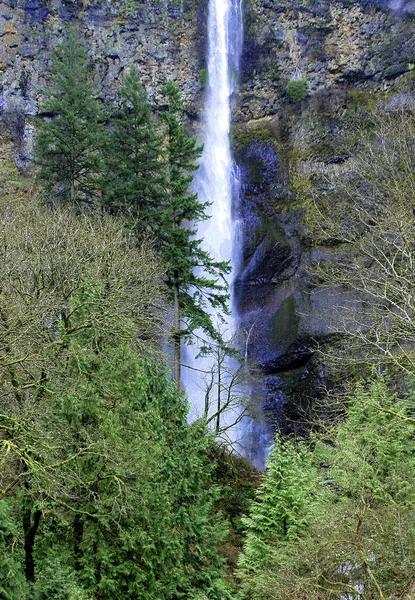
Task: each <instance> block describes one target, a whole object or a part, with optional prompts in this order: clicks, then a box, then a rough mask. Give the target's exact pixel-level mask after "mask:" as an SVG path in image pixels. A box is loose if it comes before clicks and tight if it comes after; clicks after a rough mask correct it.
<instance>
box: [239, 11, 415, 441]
mask: <svg viewBox="0 0 415 600" xmlns="http://www.w3.org/2000/svg"><path fill="white" fill-rule="evenodd" d="M414 12H415V4H414V3H410V2H407V3H401V4H400V5H399V6H394V5H392V4H387V3H381V2H378V3H373V2H359V1H357V2H333V1H325V0H317V1H315V2H306V1H304V2H302V1H301V0H299V1H298V2H295V3H294V4H293V3H292V2H288V0H262V1H255V0H252V2H251V3H250V4H249V7H248V9H247V12H246V24H245V44H244V51H243V58H242V73H241V86H240V95H239V98H238V101H237V102H235V107H234V132H233V141H234V154H235V158H236V160H237V162H238V164H239V166H240V171H241V192H242V198H241V200H240V211H241V214H242V218H243V223H244V225H243V238H244V251H243V264H242V267H241V270H240V272H239V274H238V276H237V282H236V295H237V298H238V308H239V313H240V317H241V330H242V335H243V336H244V339H245V344H246V353H247V355H248V356H249V357H250V358H251V360H252V361H253V362H255V363H256V364H257V365H259V367H260V370H261V372H262V373H263V377H261V378H260V380H259V381H258V382H257V383H256V384H255V385H254V386H253V395H254V396H255V397H256V398H257V399H258V401H259V402H264V407H265V409H266V411H267V413H268V417H269V420H270V422H271V423H273V424H274V425H278V426H281V427H282V428H283V429H284V430H285V431H287V430H291V429H293V428H295V429H300V430H301V429H302V427H303V425H302V423H304V420H305V419H304V418H305V417H307V415H308V414H309V411H310V409H311V408H312V406H313V403H315V402H316V400H317V399H318V398H319V396H320V394H321V392H322V390H323V388H325V387H327V386H330V385H331V383H330V377H329V376H328V373H327V369H326V366H325V365H324V361H323V360H321V358H320V354H319V353H317V352H316V350H317V347H320V348H321V347H322V348H324V347H325V346H327V344H330V341H331V340H332V339H333V336H335V335H336V331H337V332H338V331H339V330H340V329H341V327H340V326H341V322H342V318H343V317H344V310H345V306H346V303H348V302H350V301H352V302H353V303H354V305H355V307H356V310H360V308H359V301H358V299H357V298H353V296H351V295H350V293H348V292H347V291H345V290H338V289H328V288H326V289H324V290H321V289H320V290H319V289H316V288H314V287H313V285H312V270H313V263H315V262H317V261H319V260H336V251H335V249H333V248H331V247H325V246H322V245H319V244H318V243H317V242H316V241H314V240H313V239H312V238H311V237H310V233H309V231H308V229H307V211H308V208H309V204H310V191H311V188H312V186H313V178H314V177H315V176H316V175H317V176H319V175H321V174H330V173H331V172H333V171H338V170H341V169H343V168H347V160H348V158H349V157H348V156H347V152H346V150H345V148H346V147H347V143H346V142H347V135H348V129H349V127H351V128H353V126H355V125H356V122H358V120H359V111H360V108H361V107H367V106H370V105H373V106H374V105H376V104H377V103H378V102H379V101H381V102H383V103H384V105H385V106H386V104H387V103H390V104H393V103H399V102H405V101H407V99H408V98H410V97H411V96H412V97H413V96H414V93H413V91H414V85H413V83H412V81H413V77H412V75H413V73H412V70H413V69H414V67H415V28H414V17H413V14H414Z"/></svg>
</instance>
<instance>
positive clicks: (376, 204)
mask: <svg viewBox="0 0 415 600" xmlns="http://www.w3.org/2000/svg"><path fill="white" fill-rule="evenodd" d="M358 147H359V151H358V153H357V155H356V156H355V157H354V158H351V159H349V161H348V162H347V164H346V166H345V167H343V168H342V169H341V170H340V171H337V172H335V173H332V174H331V175H326V176H325V177H324V178H323V181H322V182H321V185H320V186H319V190H318V193H317V192H316V193H315V195H314V203H315V209H316V212H315V216H316V220H315V227H314V235H315V236H316V239H317V240H319V241H321V242H324V244H325V245H327V244H329V245H330V246H331V248H332V251H331V252H330V253H328V252H322V253H319V252H318V251H317V252H315V254H314V256H315V261H314V263H313V265H312V270H313V274H314V281H315V283H316V284H317V291H314V293H318V290H319V289H320V290H321V289H324V288H329V289H330V290H331V292H332V294H333V296H334V297H335V296H336V294H337V297H338V299H339V301H338V302H337V303H336V301H334V307H333V306H332V307H331V311H333V308H334V311H335V312H337V318H336V319H333V320H332V325H331V328H332V331H333V332H337V333H340V334H344V335H346V337H347V342H346V352H345V353H342V354H340V353H337V357H338V358H339V359H340V360H341V361H344V360H345V359H346V360H347V361H348V362H351V361H354V362H355V363H357V364H359V363H360V364H368V363H371V364H374V365H377V366H381V365H386V364H389V365H395V366H397V367H399V368H400V369H404V371H406V372H407V373H409V374H413V373H414V372H415V328H414V316H415V110H414V109H413V108H408V107H405V109H400V110H399V111H383V112H382V113H378V114H374V115H373V117H372V122H371V127H370V128H369V130H368V129H365V130H362V131H361V132H360V136H359V141H358ZM334 321H337V322H336V323H334ZM336 352H338V351H337V350H336Z"/></svg>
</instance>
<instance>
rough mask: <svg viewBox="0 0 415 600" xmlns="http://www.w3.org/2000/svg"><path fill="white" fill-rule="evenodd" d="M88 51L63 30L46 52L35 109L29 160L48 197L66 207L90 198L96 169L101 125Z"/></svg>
mask: <svg viewBox="0 0 415 600" xmlns="http://www.w3.org/2000/svg"><path fill="white" fill-rule="evenodd" d="M87 60H88V53H87V51H86V49H85V48H84V47H83V46H82V44H81V43H80V42H79V41H78V40H77V38H76V36H75V33H74V30H73V29H69V31H68V33H67V35H66V39H65V40H64V41H63V42H62V43H61V44H60V46H58V48H57V49H56V50H55V52H54V54H53V56H52V67H51V75H50V79H49V82H48V87H47V89H46V90H45V92H44V95H45V98H44V101H43V103H42V104H41V107H40V113H41V114H42V115H43V117H44V118H43V119H42V120H40V121H38V122H37V123H36V126H37V128H38V133H37V137H36V143H35V149H34V161H35V163H36V164H37V165H38V166H39V176H40V178H41V179H42V180H43V181H44V182H45V185H46V188H47V189H48V190H49V191H50V192H53V196H54V197H56V198H58V199H60V200H63V201H68V202H70V203H71V204H72V205H76V204H79V203H83V202H87V203H90V202H92V199H93V196H94V194H95V193H96V191H97V176H98V174H99V172H100V168H101V156H100V152H99V150H100V147H101V145H102V143H103V136H104V128H103V124H102V110H101V107H100V105H99V103H98V102H97V98H96V86H95V84H94V82H93V81H92V80H91V77H90V73H89V71H88V68H87Z"/></svg>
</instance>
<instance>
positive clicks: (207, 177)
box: [183, 0, 242, 418]
mask: <svg viewBox="0 0 415 600" xmlns="http://www.w3.org/2000/svg"><path fill="white" fill-rule="evenodd" d="M241 3H242V0H210V1H209V19H208V44H209V46H208V74H209V76H208V89H207V94H206V105H205V109H206V118H205V134H204V136H203V142H204V150H203V155H202V160H201V164H200V169H199V171H198V173H197V175H196V178H195V187H196V191H197V193H198V195H199V199H200V201H201V202H210V203H211V206H210V209H209V210H210V215H211V218H210V219H209V220H208V221H205V222H204V223H202V224H201V226H200V227H199V231H198V236H199V237H201V238H203V240H204V242H203V248H204V249H205V250H207V251H208V252H209V253H210V254H211V256H212V257H213V258H214V259H216V260H221V261H230V262H231V264H232V265H233V266H234V265H235V262H236V257H235V256H234V254H235V247H234V246H235V244H234V234H233V226H232V204H233V202H235V191H236V190H237V186H238V184H237V177H236V169H235V166H234V164H233V160H232V155H231V150H230V141H229V130H230V120H231V110H230V101H231V96H232V92H233V90H234V87H235V84H236V81H237V73H238V68H239V58H240V54H241V47H242V11H241ZM233 270H234V269H233ZM229 285H230V288H231V289H232V275H231V276H230V278H229ZM212 317H213V319H214V320H215V319H216V316H215V315H214V314H212ZM223 327H224V329H225V330H226V331H225V333H226V336H227V337H228V338H230V337H232V334H233V332H234V323H233V319H232V317H227V318H226V323H225V324H224V326H223ZM197 354H198V348H197V346H196V347H195V346H190V347H189V348H188V349H187V352H186V358H185V361H186V362H187V364H188V365H189V366H190V369H184V373H183V380H184V383H185V386H186V389H187V393H188V396H189V398H190V401H191V404H192V410H191V413H192V414H191V416H192V417H193V418H197V417H199V416H201V415H202V414H203V410H204V399H205V386H206V372H207V371H209V369H210V366H209V364H208V363H207V359H200V358H199V359H196V356H197Z"/></svg>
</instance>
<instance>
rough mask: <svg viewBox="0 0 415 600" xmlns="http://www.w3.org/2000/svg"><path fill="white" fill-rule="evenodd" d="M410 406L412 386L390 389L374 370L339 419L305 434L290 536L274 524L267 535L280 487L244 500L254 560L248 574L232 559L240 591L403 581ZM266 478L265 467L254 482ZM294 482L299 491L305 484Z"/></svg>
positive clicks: (329, 591) (298, 594) (414, 475)
mask: <svg viewBox="0 0 415 600" xmlns="http://www.w3.org/2000/svg"><path fill="white" fill-rule="evenodd" d="M414 407H415V404H414V399H413V396H412V394H410V395H409V396H408V397H407V398H405V399H397V398H396V397H395V396H394V394H393V393H391V392H390V391H389V389H388V385H387V383H386V381H385V380H384V379H383V378H382V377H377V378H375V379H374V380H373V381H372V382H371V383H370V384H368V385H364V384H360V385H358V386H357V388H356V392H355V394H354V396H353V397H352V398H351V399H350V401H349V405H348V408H347V413H346V415H345V419H344V422H342V423H340V424H339V425H338V426H337V427H335V428H333V430H332V431H330V432H327V433H326V435H325V436H323V437H320V438H317V439H316V440H315V449H314V451H313V453H312V454H310V455H309V458H308V461H307V462H309V461H310V459H312V461H313V463H314V466H311V468H309V470H308V474H312V473H314V476H313V477H314V482H313V483H312V485H311V487H308V489H309V493H308V496H305V497H304V496H303V500H302V501H303V507H305V508H306V513H307V514H306V520H304V519H300V521H299V527H297V525H296V523H295V521H294V524H295V529H294V530H293V535H292V536H288V535H285V536H284V535H282V536H281V528H279V529H278V528H277V529H276V531H277V532H278V535H276V536H275V537H274V539H272V538H270V534H269V530H270V529H271V527H270V521H271V519H270V516H271V517H272V516H273V515H275V514H276V515H277V517H278V516H279V514H280V513H281V511H283V510H284V508H285V507H286V506H287V496H286V495H283V496H281V494H280V493H279V489H277V491H276V492H273V491H272V488H271V483H270V482H269V483H268V484H267V488H266V490H267V492H268V493H269V498H268V500H267V501H268V506H269V507H270V508H269V512H267V511H262V512H261V511H259V510H258V508H257V507H256V506H255V505H254V508H253V511H252V515H251V521H252V522H253V523H254V524H255V529H253V531H254V532H255V533H256V537H255V538H254V541H255V543H254V544H253V541H252V534H251V529H252V525H251V524H250V521H248V524H249V525H250V528H249V529H248V536H247V548H249V549H250V552H251V554H252V556H253V557H254V558H253V559H252V560H253V565H255V564H256V565H258V568H257V571H254V570H253V569H252V570H251V575H250V577H249V578H248V577H247V575H246V571H245V570H244V569H246V566H245V565H244V562H243V561H242V579H243V583H244V590H249V593H250V595H249V594H248V595H247V596H246V597H249V598H250V599H252V600H265V599H267V600H268V599H271V598H276V597H277V598H280V599H281V600H289V599H291V598H304V599H305V598H307V599H310V600H323V599H324V600H325V599H326V598H335V599H338V598H341V597H343V596H344V594H351V595H352V596H353V597H355V596H357V595H358V593H359V595H360V596H361V597H364V598H374V597H376V598H379V599H384V598H392V597H395V596H396V595H400V594H403V593H404V592H405V590H407V589H408V588H409V586H410V583H411V582H412V581H413V578H414V575H415V569H414V564H413V561H412V558H411V557H413V556H414V553H415V535H414V533H413V528H412V527H411V523H412V521H413V518H414V510H415V493H414V482H415V441H414V437H413V428H414V423H415V417H414ZM271 468H272V463H271ZM301 468H302V469H304V470H306V466H305V464H304V463H302V467H301ZM295 471H296V469H294V473H295ZM300 478H301V474H300ZM270 479H272V474H271V473H270V472H269V473H268V474H267V476H266V479H265V482H264V483H265V484H266V483H267V481H268V480H270ZM284 481H285V480H284ZM299 487H300V490H301V493H302V490H303V488H307V484H306V485H305V486H304V485H303V484H299ZM310 492H311V493H310ZM263 497H264V498H267V496H266V494H265V493H263ZM291 497H294V495H290V496H288V500H289V502H288V505H290V499H291ZM295 506H296V507H297V506H301V504H300V505H299V504H298V503H296V504H295ZM296 510H297V508H296ZM300 514H301V513H300ZM275 520H276V519H275V518H274V519H273V520H272V521H271V523H272V527H275V525H274V522H275ZM277 524H278V521H277ZM287 533H288V530H287ZM265 534H266V535H267V536H268V537H264V536H265ZM270 540H271V543H270ZM248 543H249V544H250V546H248ZM251 547H252V550H251ZM245 552H246V551H245ZM248 558H249V554H248ZM255 559H256V562H255ZM243 560H244V561H246V560H247V558H245V557H244V559H243ZM245 578H246V579H245ZM359 588H360V590H361V591H360V592H358V589H359Z"/></svg>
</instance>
